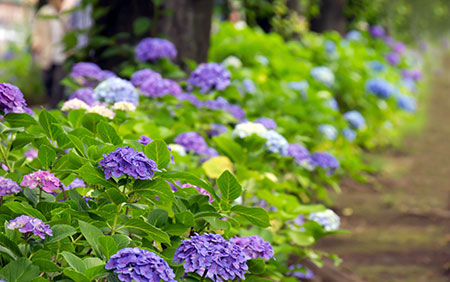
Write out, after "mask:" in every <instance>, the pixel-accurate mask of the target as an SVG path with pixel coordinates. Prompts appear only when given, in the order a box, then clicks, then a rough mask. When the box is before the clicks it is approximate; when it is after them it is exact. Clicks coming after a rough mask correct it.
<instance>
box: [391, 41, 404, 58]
mask: <svg viewBox="0 0 450 282" xmlns="http://www.w3.org/2000/svg"><path fill="white" fill-rule="evenodd" d="M392 51H393V52H394V53H397V54H400V55H401V54H403V53H405V51H406V46H405V44H404V43H403V42H395V43H394V44H393V45H392Z"/></svg>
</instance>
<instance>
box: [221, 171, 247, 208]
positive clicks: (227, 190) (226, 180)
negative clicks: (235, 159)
mask: <svg viewBox="0 0 450 282" xmlns="http://www.w3.org/2000/svg"><path fill="white" fill-rule="evenodd" d="M217 186H219V190H220V193H221V194H222V201H225V202H226V203H231V202H233V201H234V200H236V199H237V198H239V196H241V194H242V187H241V184H239V182H238V181H237V180H236V178H235V177H234V176H233V175H232V174H231V172H229V171H228V170H226V171H224V172H223V173H222V175H221V176H220V177H219V178H218V179H217Z"/></svg>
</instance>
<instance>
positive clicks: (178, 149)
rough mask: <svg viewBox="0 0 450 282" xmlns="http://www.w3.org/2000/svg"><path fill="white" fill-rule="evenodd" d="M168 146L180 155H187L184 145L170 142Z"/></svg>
mask: <svg viewBox="0 0 450 282" xmlns="http://www.w3.org/2000/svg"><path fill="white" fill-rule="evenodd" d="M167 146H169V148H170V149H171V150H172V151H174V152H177V153H178V154H179V155H180V156H183V157H184V156H186V150H185V149H184V147H183V146H181V145H178V144H169V145H167Z"/></svg>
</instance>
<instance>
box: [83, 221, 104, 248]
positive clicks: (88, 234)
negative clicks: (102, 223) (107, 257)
mask: <svg viewBox="0 0 450 282" xmlns="http://www.w3.org/2000/svg"><path fill="white" fill-rule="evenodd" d="M79 224H80V230H81V233H82V234H83V236H84V238H86V241H87V242H88V243H89V245H90V246H91V247H92V249H94V251H95V252H96V253H97V256H99V257H101V252H100V242H99V241H98V238H99V237H102V236H103V232H102V231H101V230H100V229H98V228H97V227H95V226H94V225H92V224H90V223H87V222H84V221H81V220H80V221H79Z"/></svg>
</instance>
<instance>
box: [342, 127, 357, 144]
mask: <svg viewBox="0 0 450 282" xmlns="http://www.w3.org/2000/svg"><path fill="white" fill-rule="evenodd" d="M342 136H344V138H345V139H347V140H348V141H353V140H355V139H356V131H354V130H353V129H351V128H344V129H343V130H342Z"/></svg>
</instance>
